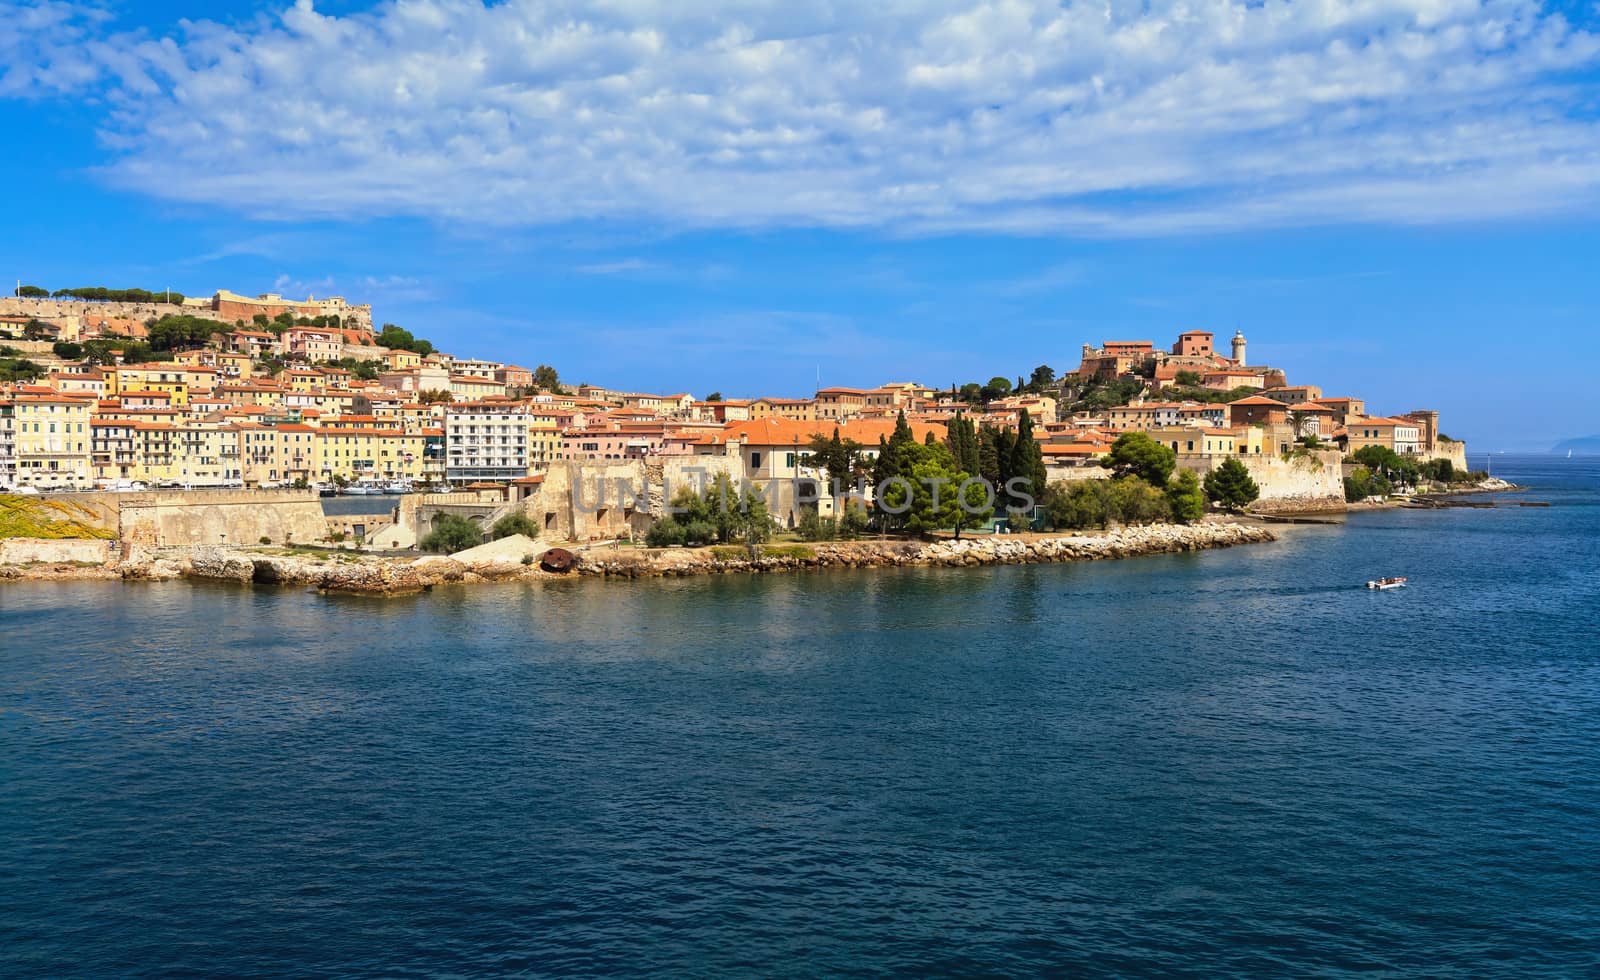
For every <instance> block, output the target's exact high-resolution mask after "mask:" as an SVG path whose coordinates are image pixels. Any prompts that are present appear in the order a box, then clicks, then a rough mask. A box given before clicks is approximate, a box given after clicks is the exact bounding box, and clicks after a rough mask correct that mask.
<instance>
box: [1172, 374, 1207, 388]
mask: <svg viewBox="0 0 1600 980" xmlns="http://www.w3.org/2000/svg"><path fill="white" fill-rule="evenodd" d="M1172 380H1173V381H1174V382H1175V383H1176V384H1178V385H1180V386H1182V387H1184V388H1198V387H1200V381H1201V378H1200V372H1199V371H1179V372H1178V373H1177V375H1176V376H1175V377H1174V378H1173V379H1172Z"/></svg>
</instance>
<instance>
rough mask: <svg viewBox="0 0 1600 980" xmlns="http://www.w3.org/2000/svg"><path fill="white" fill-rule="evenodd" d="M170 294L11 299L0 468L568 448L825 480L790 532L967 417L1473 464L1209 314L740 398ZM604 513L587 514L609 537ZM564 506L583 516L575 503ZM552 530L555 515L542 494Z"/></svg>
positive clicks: (531, 489)
mask: <svg viewBox="0 0 1600 980" xmlns="http://www.w3.org/2000/svg"><path fill="white" fill-rule="evenodd" d="M108 292H109V291H101V293H102V294H106V293H108ZM129 293H131V294H133V295H132V296H131V297H130V296H129V295H127V294H129ZM41 294H42V295H41ZM84 297H87V298H84ZM166 298H169V297H163V295H162V294H161V293H145V292H143V291H123V294H122V295H115V296H108V297H107V298H100V297H99V296H96V295H95V291H94V290H77V291H69V294H68V295H66V296H63V295H60V293H59V291H58V293H57V294H49V293H46V292H45V291H44V290H42V289H37V290H33V295H25V296H19V297H17V298H14V299H8V300H5V301H3V305H0V371H3V373H0V379H4V380H3V381H0V488H4V489H9V490H14V491H21V492H24V493H26V492H38V491H74V490H77V491H82V490H95V489H98V490H112V491H138V490H145V489H158V488H172V489H182V490H203V489H212V488H215V489H233V490H258V489H260V490H269V489H277V488H297V489H301V490H305V489H311V488H317V489H319V490H320V491H321V492H323V493H324V494H334V493H349V494H362V493H372V494H378V493H405V492H410V491H414V490H426V491H430V492H431V495H432V496H433V497H434V498H436V499H440V500H443V501H444V502H445V503H448V499H446V498H447V496H448V495H450V494H454V495H455V497H456V499H466V500H468V501H469V502H470V503H473V504H477V503H484V504H488V505H495V504H510V503H516V502H522V501H527V500H528V499H529V498H530V496H532V495H534V494H537V493H540V492H542V491H543V490H544V488H543V487H542V484H543V483H544V482H545V481H546V478H547V477H549V476H550V475H551V474H552V473H553V472H555V471H558V470H559V471H561V472H562V474H563V476H562V479H561V481H558V482H561V483H563V485H567V486H571V485H575V481H576V482H581V481H582V479H584V477H583V476H582V470H581V467H580V468H579V469H577V470H575V469H574V466H575V465H576V464H586V465H588V466H590V467H591V470H593V471H594V472H600V471H602V470H603V469H604V468H605V467H608V466H609V467H615V466H624V467H625V466H627V465H629V464H636V465H642V466H644V467H650V466H654V467H656V468H657V469H659V468H660V467H661V466H662V465H663V464H665V463H669V462H670V463H673V464H674V465H675V466H676V467H677V468H682V467H683V466H685V465H688V464H693V463H696V462H702V463H703V462H706V461H708V460H724V461H726V460H732V461H734V462H735V463H736V464H737V465H736V467H734V468H733V469H732V470H728V472H730V473H731V474H732V475H734V476H736V477H738V478H741V479H748V480H751V481H756V482H763V483H764V482H769V481H787V480H806V481H814V482H815V483H819V484H822V485H823V488H822V489H821V490H819V491H818V492H817V493H816V494H815V495H814V497H813V499H810V500H799V499H791V500H788V501H786V502H780V506H779V507H778V508H777V509H776V511H775V513H774V517H775V519H776V520H777V521H778V522H779V523H780V525H787V526H791V527H792V526H794V525H795V524H796V523H797V522H799V521H800V520H802V519H803V518H804V516H805V514H804V511H805V505H806V504H816V505H817V506H819V507H820V508H821V509H822V511H823V512H824V513H833V512H836V510H837V508H836V504H837V502H836V501H831V500H830V499H829V496H830V495H829V493H828V491H827V489H826V484H827V476H828V473H827V472H826V470H825V467H824V465H823V463H822V462H821V461H820V460H819V458H818V457H817V455H816V453H815V452H814V448H815V446H816V445H817V444H819V440H827V439H831V438H835V437H836V438H837V439H838V440H839V441H840V442H841V443H842V444H845V445H849V446H852V447H856V448H855V452H856V455H857V457H858V458H859V460H860V461H861V462H864V463H870V462H871V460H872V458H873V457H874V455H875V454H876V453H878V452H880V451H881V448H882V447H883V446H885V445H886V444H887V442H888V440H889V439H890V438H891V436H892V435H893V434H894V433H895V431H896V429H897V427H900V426H908V427H909V429H910V434H911V436H912V437H914V438H915V440H916V441H917V442H918V443H923V442H933V441H941V442H944V441H948V440H949V439H950V438H951V433H952V431H953V430H952V422H953V420H956V419H960V420H962V424H963V425H966V424H970V425H972V426H973V427H974V431H975V432H980V433H982V434H983V438H985V439H990V440H991V441H992V440H993V439H994V438H995V435H996V434H998V433H1005V435H1006V437H1007V438H1011V439H1012V440H1013V441H1014V440H1015V439H1016V438H1017V435H1016V434H1025V438H1027V439H1029V440H1031V441H1032V442H1034V443H1037V458H1038V459H1040V460H1042V462H1043V467H1044V473H1045V475H1046V478H1047V479H1049V480H1051V481H1057V480H1065V481H1071V480H1078V479H1090V478H1094V477H1098V476H1103V475H1105V470H1104V468H1103V467H1102V465H1101V461H1102V460H1103V459H1104V457H1106V455H1107V454H1108V453H1109V452H1110V450H1111V448H1112V446H1113V445H1114V444H1115V442H1116V440H1117V439H1118V438H1119V437H1121V436H1122V435H1124V434H1126V433H1129V432H1140V433H1144V434H1146V435H1147V436H1148V437H1149V438H1150V439H1151V440H1153V441H1154V442H1155V443H1157V444H1159V445H1161V446H1164V447H1168V448H1170V450H1171V451H1172V454H1173V456H1174V457H1175V460H1176V464H1177V466H1178V467H1179V468H1180V469H1185V470H1189V471H1191V472H1194V473H1196V474H1197V475H1198V476H1202V477H1203V476H1205V475H1206V474H1208V473H1209V472H1211V471H1212V470H1214V469H1216V468H1217V467H1218V466H1220V465H1221V464H1222V463H1223V462H1224V461H1226V460H1230V459H1232V460H1239V461H1242V462H1244V463H1246V464H1248V467H1249V470H1250V473H1251V474H1252V476H1254V478H1255V480H1256V482H1257V483H1258V484H1259V485H1260V488H1261V496H1262V498H1263V500H1265V501H1269V502H1270V501H1272V500H1273V499H1275V498H1278V499H1282V500H1285V501H1288V502H1290V503H1295V502H1300V503H1305V502H1308V501H1314V498H1317V497H1318V496H1319V495H1320V496H1322V497H1331V496H1336V495H1338V494H1339V487H1340V481H1341V480H1342V479H1343V476H1344V473H1343V472H1341V468H1340V465H1341V461H1342V460H1346V459H1347V458H1348V457H1350V456H1352V455H1353V454H1357V453H1359V452H1361V451H1362V450H1363V449H1364V448H1366V447H1381V449H1382V450H1384V451H1387V452H1390V453H1393V454H1395V455H1396V456H1398V457H1401V458H1404V459H1410V460H1415V461H1418V462H1426V461H1430V460H1437V459H1444V460H1450V461H1451V462H1452V463H1453V464H1454V465H1455V466H1456V467H1459V468H1462V469H1464V468H1465V462H1466V459H1465V447H1464V445H1463V444H1462V443H1460V442H1457V441H1454V440H1451V439H1450V438H1449V437H1448V436H1446V435H1445V434H1444V433H1442V432H1441V431H1440V422H1439V416H1438V413H1437V412H1435V411H1431V410H1407V411H1405V412H1403V413H1401V414H1380V413H1377V412H1373V411H1370V410H1369V409H1368V406H1367V403H1366V401H1365V400H1364V399H1363V398H1361V397H1358V396H1355V395H1352V394H1350V393H1346V392H1325V391H1324V390H1323V389H1322V388H1321V387H1319V386H1318V385H1316V384H1314V383H1306V382H1304V381H1302V380H1301V379H1290V378H1288V377H1287V376H1286V375H1285V373H1284V371H1282V370H1280V369H1278V368H1274V367H1271V366H1266V365H1256V364H1253V363H1251V360H1250V358H1249V356H1248V353H1247V341H1246V338H1245V337H1244V336H1243V335H1242V334H1235V335H1234V336H1233V337H1232V338H1229V339H1227V340H1226V341H1225V345H1226V346H1225V347H1219V345H1218V343H1217V338H1216V337H1215V335H1213V334H1212V333H1211V332H1209V331H1204V330H1189V331H1184V332H1182V333H1180V334H1179V335H1178V336H1177V338H1176V340H1175V341H1174V342H1173V343H1172V344H1171V345H1170V346H1168V345H1158V344H1156V343H1155V342H1153V341H1149V340H1107V341H1104V342H1103V343H1101V344H1100V346H1098V347H1095V346H1090V345H1084V346H1083V347H1082V350H1081V353H1080V355H1079V357H1078V363H1077V364H1076V365H1074V366H1073V367H1071V368H1070V369H1067V370H1064V371H1062V372H1060V373H1059V374H1058V373H1057V372H1056V371H1055V370H1054V369H1053V368H1051V367H1049V366H1045V365H1041V366H1039V367H1037V368H1034V369H1033V370H1032V373H1031V374H1030V375H1029V376H1027V377H1018V378H1016V379H1015V381H1012V380H1009V379H1007V378H1003V377H996V378H992V379H990V380H989V381H988V382H982V383H980V382H969V383H966V384H961V385H951V386H949V387H936V386H931V385H927V384H922V383H918V382H915V381H905V380H887V381H885V382H884V383H882V384H880V385H878V386H876V387H872V388H854V387H826V388H820V389H818V390H816V391H814V392H811V393H809V394H807V395H805V396H803V397H797V396H795V395H793V394H783V395H777V394H761V393H740V397H732V396H724V395H723V394H722V393H720V392H710V393H702V394H700V395H695V394H691V393H687V392H671V391H663V392H640V391H627V390H621V389H616V388H610V387H605V386H602V385H598V384H590V383H583V384H568V383H567V382H566V381H565V380H564V379H562V378H561V377H560V375H559V373H558V372H557V370H556V369H555V368H554V367H552V366H550V365H543V364H541V365H537V366H535V367H532V368H529V367H523V366H519V365H516V364H511V363H506V362H504V361H501V360H498V359H495V358H492V357H484V356H479V355H481V354H482V353H484V352H476V351H475V352H471V356H469V355H468V354H467V353H461V354H451V353H446V352H444V351H440V350H435V349H434V348H433V346H432V344H431V343H429V342H428V341H426V340H421V339H418V338H416V337H414V336H413V335H412V334H411V333H410V332H408V331H406V330H404V329H401V328H399V327H396V326H394V325H392V324H386V325H384V326H383V327H382V328H381V329H378V330H375V329H374V328H373V325H372V321H371V309H370V307H369V306H365V305H360V306H357V305H351V304H347V303H346V302H345V300H344V299H343V298H337V297H336V298H331V299H322V300H318V299H315V298H308V299H307V300H305V301H303V302H296V301H291V300H286V299H284V298H283V297H281V296H279V295H276V294H264V295H260V296H257V297H253V298H251V297H245V296H242V295H239V294H235V293H231V292H228V291H225V290H224V291H219V292H218V293H216V294H215V295H213V296H212V297H210V298H208V299H195V298H188V297H183V298H181V300H180V301H179V302H177V303H173V302H165V301H164V302H156V300H157V299H163V300H164V299H166ZM552 359H555V358H552ZM1291 381H1293V383H1291ZM595 468H599V469H595ZM638 472H640V473H645V472H646V470H645V469H639V470H638ZM575 474H576V475H575ZM870 494H871V491H870V489H868V490H867V491H866V495H867V496H869V497H870ZM816 497H820V498H821V499H820V501H818V500H816V499H815V498H816ZM566 507H567V508H568V509H570V501H568V503H567V504H566ZM469 509H471V508H470V507H469ZM633 516H634V515H633V514H631V513H628V514H619V515H612V519H613V521H615V520H618V519H621V520H623V521H624V522H626V521H627V519H629V518H631V517H633ZM605 523H606V522H605V520H604V519H602V518H596V522H595V526H593V527H591V528H588V529H587V530H588V531H589V532H590V533H591V534H603V533H610V531H608V529H607V528H606V527H605V526H604V525H605ZM559 524H560V526H561V527H562V529H563V530H564V531H565V532H566V533H567V534H569V535H571V536H574V537H577V536H581V534H582V532H583V531H584V530H585V528H584V527H583V526H582V524H583V522H582V521H581V520H579V519H577V518H575V517H564V518H563V519H562V520H561V521H560V522H559ZM547 526H549V527H551V528H552V529H553V528H554V527H556V526H557V524H556V522H555V521H554V519H553V518H550V517H549V516H548V515H547ZM612 530H614V529H612Z"/></svg>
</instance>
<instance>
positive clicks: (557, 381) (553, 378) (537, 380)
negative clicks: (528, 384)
mask: <svg viewBox="0 0 1600 980" xmlns="http://www.w3.org/2000/svg"><path fill="white" fill-rule="evenodd" d="M533 384H534V387H536V388H543V389H544V390H545V391H551V392H554V391H560V390H561V378H560V376H559V375H557V374H556V369H555V368H553V367H551V366H550V365H548V364H541V365H539V366H538V367H536V368H534V369H533Z"/></svg>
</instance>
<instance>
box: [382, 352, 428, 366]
mask: <svg viewBox="0 0 1600 980" xmlns="http://www.w3.org/2000/svg"><path fill="white" fill-rule="evenodd" d="M383 366H384V367H385V368H387V369H388V370H390V371H404V370H406V369H407V368H414V367H421V366H422V355H421V354H418V353H416V352H415V351H409V350H389V351H384V352H383Z"/></svg>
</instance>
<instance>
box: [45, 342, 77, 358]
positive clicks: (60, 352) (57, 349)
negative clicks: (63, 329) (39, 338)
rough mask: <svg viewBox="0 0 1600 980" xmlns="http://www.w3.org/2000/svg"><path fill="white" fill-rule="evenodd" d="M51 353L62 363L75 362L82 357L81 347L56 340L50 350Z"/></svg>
mask: <svg viewBox="0 0 1600 980" xmlns="http://www.w3.org/2000/svg"><path fill="white" fill-rule="evenodd" d="M50 351H51V353H53V354H55V356H57V357H59V358H61V359H62V360H63V361H76V360H77V359H78V358H80V357H82V356H83V346H82V345H81V344H74V343H71V342H69V341H65V340H58V341H56V342H55V344H54V345H52V346H51V348H50Z"/></svg>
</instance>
